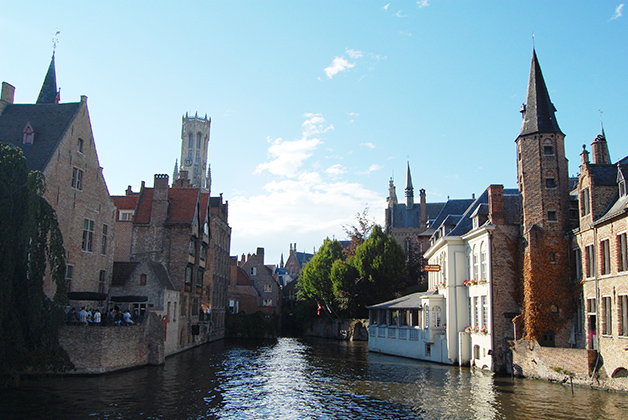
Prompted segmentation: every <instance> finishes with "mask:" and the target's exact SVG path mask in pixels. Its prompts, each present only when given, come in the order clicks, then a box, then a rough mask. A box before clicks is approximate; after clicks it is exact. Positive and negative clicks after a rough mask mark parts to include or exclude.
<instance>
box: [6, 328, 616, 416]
mask: <svg viewBox="0 0 628 420" xmlns="http://www.w3.org/2000/svg"><path fill="white" fill-rule="evenodd" d="M121 351H123V350H121ZM0 419H3V420H7V419H628V396H627V395H624V394H619V393H611V392H605V391H594V390H590V389H585V388H577V387H575V388H574V389H573V392H572V390H571V388H570V387H569V386H564V385H559V384H552V383H547V382H544V381H532V380H525V379H517V378H515V379H512V378H499V377H493V376H492V375H490V374H488V373H483V372H479V371H474V370H470V369H466V368H455V367H450V366H442V365H435V364H429V363H423V362H419V361H414V360H408V359H403V358H397V357H392V356H384V355H380V354H374V353H369V352H368V347H367V344H366V343H363V342H359V343H349V342H338V341H330V340H321V339H294V338H281V339H279V340H276V341H272V342H258V343H251V342H240V341H237V342H233V341H221V342H218V343H212V344H208V345H205V346H202V347H198V348H196V349H193V350H190V351H187V352H184V353H181V354H178V355H176V356H173V357H170V358H168V359H167V360H166V364H165V365H164V366H151V367H145V368H141V369H135V370H131V371H127V372H120V373H113V374H109V375H102V376H96V377H88V376H85V377H74V376H71V377H61V378H56V377H55V378H39V379H30V380H27V381H25V382H24V383H23V384H22V385H21V386H20V387H19V388H17V389H0Z"/></svg>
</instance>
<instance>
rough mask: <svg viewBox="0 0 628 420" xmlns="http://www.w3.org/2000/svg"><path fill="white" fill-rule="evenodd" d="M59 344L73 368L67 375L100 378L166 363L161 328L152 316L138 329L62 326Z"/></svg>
mask: <svg viewBox="0 0 628 420" xmlns="http://www.w3.org/2000/svg"><path fill="white" fill-rule="evenodd" d="M59 343H60V344H61V346H62V347H63V348H64V349H65V350H66V351H67V352H68V355H69V356H70V360H71V361H72V363H74V366H75V368H76V369H75V370H73V371H70V372H68V373H70V374H100V373H107V372H113V371H116V370H121V369H129V368H134V367H138V366H145V365H160V364H162V363H164V361H165V356H164V331H163V326H162V323H161V320H160V319H159V316H158V315H156V314H155V313H152V312H148V313H147V317H146V318H145V320H144V322H143V323H141V324H139V325H131V326H110V327H103V326H84V325H64V326H63V327H62V328H61V330H60V331H59Z"/></svg>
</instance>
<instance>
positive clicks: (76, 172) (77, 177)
mask: <svg viewBox="0 0 628 420" xmlns="http://www.w3.org/2000/svg"><path fill="white" fill-rule="evenodd" d="M72 188H76V189H77V190H82V189H83V171H82V170H80V169H79V168H73V169H72Z"/></svg>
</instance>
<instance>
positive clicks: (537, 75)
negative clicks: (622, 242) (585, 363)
mask: <svg viewBox="0 0 628 420" xmlns="http://www.w3.org/2000/svg"><path fill="white" fill-rule="evenodd" d="M555 112H556V108H554V105H553V104H552V102H551V100H550V97H549V93H548V91H547V87H546V85H545V80H544V79H543V74H542V73H541V67H540V66H539V62H538V59H537V56H536V51H533V54H532V64H531V66H530V77H529V80H528V92H527V96H526V102H525V103H524V104H523V106H522V108H521V114H522V116H523V122H522V124H521V133H520V134H519V136H518V137H517V140H516V143H517V177H518V179H517V183H518V186H519V191H520V192H521V196H522V199H523V213H522V214H523V224H522V235H523V249H524V273H523V291H524V296H523V315H524V317H523V319H524V328H525V333H526V336H527V338H531V339H537V340H538V341H539V342H540V343H541V344H545V345H550V346H553V345H556V344H563V343H562V341H563V338H564V337H563V336H560V337H559V332H560V331H562V330H565V328H564V326H565V324H566V322H567V320H568V319H569V318H570V317H571V311H572V305H571V301H570V299H571V296H567V295H569V294H570V286H571V285H570V279H569V270H568V268H569V263H568V259H569V255H568V241H567V239H566V234H567V232H568V229H569V173H568V170H567V159H566V158H565V143H564V139H565V135H564V134H563V132H562V131H561V130H560V128H559V127H558V122H557V121H556V117H555ZM563 335H564V334H563ZM567 339H568V337H567ZM565 341H566V340H565Z"/></svg>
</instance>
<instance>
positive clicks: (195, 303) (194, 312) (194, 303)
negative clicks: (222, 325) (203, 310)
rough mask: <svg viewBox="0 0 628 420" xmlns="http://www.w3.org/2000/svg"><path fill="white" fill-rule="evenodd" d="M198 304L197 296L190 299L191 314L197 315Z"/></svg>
mask: <svg viewBox="0 0 628 420" xmlns="http://www.w3.org/2000/svg"><path fill="white" fill-rule="evenodd" d="M199 307H200V306H199V304H198V298H194V299H193V300H192V316H198V309H199Z"/></svg>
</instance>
